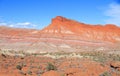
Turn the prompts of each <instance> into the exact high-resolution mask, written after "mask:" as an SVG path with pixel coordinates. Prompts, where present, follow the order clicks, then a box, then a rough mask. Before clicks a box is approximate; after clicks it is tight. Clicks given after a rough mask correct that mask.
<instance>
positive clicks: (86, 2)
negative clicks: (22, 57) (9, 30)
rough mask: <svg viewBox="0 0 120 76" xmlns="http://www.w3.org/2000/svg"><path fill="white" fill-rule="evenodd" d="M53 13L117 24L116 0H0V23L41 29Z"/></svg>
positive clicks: (119, 16)
mask: <svg viewBox="0 0 120 76" xmlns="http://www.w3.org/2000/svg"><path fill="white" fill-rule="evenodd" d="M56 16H63V17H66V18H69V19H73V20H76V21H79V22H83V23H87V24H103V25H105V24H116V25H117V26H120V0H0V25H5V26H9V27H17V28H33V29H42V28H44V27H45V26H48V25H49V24H50V23H51V19H52V18H55V17H56Z"/></svg>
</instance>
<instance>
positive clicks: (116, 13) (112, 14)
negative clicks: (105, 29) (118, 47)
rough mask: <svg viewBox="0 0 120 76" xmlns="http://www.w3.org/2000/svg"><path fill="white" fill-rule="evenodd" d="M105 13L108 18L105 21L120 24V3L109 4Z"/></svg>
mask: <svg viewBox="0 0 120 76" xmlns="http://www.w3.org/2000/svg"><path fill="white" fill-rule="evenodd" d="M105 15H106V16H108V18H107V19H106V20H105V22H106V23H107V24H108V23H109V24H116V25H118V26H120V5H119V4H117V3H111V4H109V6H108V8H107V10H106V11H105Z"/></svg>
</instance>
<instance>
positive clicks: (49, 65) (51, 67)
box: [46, 63, 57, 71]
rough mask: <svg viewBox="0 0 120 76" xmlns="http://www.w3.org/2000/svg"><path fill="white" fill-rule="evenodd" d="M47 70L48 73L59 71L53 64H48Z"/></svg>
mask: <svg viewBox="0 0 120 76" xmlns="http://www.w3.org/2000/svg"><path fill="white" fill-rule="evenodd" d="M46 69H47V71H50V70H57V68H56V66H54V65H53V64H52V63H48V64H47V67H46Z"/></svg>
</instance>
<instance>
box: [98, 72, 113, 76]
mask: <svg viewBox="0 0 120 76" xmlns="http://www.w3.org/2000/svg"><path fill="white" fill-rule="evenodd" d="M99 76H112V75H111V73H110V72H108V71H106V72H103V73H102V74H100V75H99Z"/></svg>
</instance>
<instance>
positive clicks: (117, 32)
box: [42, 16, 120, 42]
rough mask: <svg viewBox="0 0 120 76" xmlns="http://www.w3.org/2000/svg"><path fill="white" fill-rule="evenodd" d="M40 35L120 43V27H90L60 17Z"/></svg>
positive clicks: (107, 25) (111, 25) (54, 19)
mask: <svg viewBox="0 0 120 76" xmlns="http://www.w3.org/2000/svg"><path fill="white" fill-rule="evenodd" d="M42 33H43V34H48V35H46V37H47V36H48V37H50V36H51V35H52V36H55V35H56V36H57V35H58V36H60V35H61V36H64V37H65V36H70V39H71V36H72V38H76V39H80V40H87V41H110V42H117V41H118V42H119V41H120V27H117V26H115V25H113V24H106V25H104V26H103V25H90V24H84V23H80V22H77V21H74V20H70V19H67V18H64V17H61V16H57V17H56V18H53V19H52V22H51V24H50V25H49V26H47V27H46V28H44V29H43V30H42ZM68 39H69V37H68Z"/></svg>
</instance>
